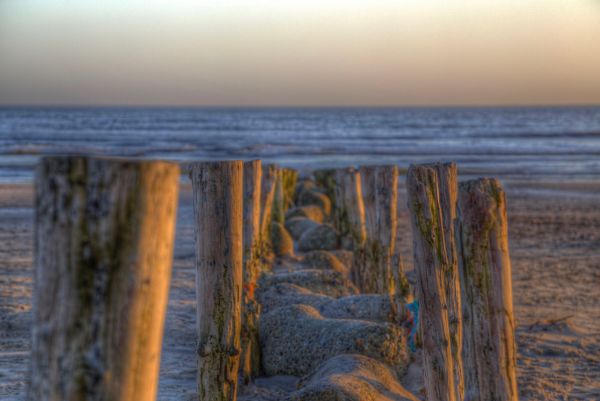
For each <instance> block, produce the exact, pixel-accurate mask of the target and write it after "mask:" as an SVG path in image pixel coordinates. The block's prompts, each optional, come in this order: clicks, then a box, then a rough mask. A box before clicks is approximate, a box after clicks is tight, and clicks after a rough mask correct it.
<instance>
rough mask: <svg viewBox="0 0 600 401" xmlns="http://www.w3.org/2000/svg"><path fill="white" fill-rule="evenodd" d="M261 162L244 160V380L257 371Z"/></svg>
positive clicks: (258, 359) (258, 365)
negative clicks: (256, 292) (255, 296)
mask: <svg viewBox="0 0 600 401" xmlns="http://www.w3.org/2000/svg"><path fill="white" fill-rule="evenodd" d="M261 180H262V163H261V161H260V160H252V161H248V162H245V163H244V224H243V230H244V240H243V243H244V291H243V311H242V329H241V345H242V356H241V362H240V363H241V370H242V375H243V377H244V382H245V383H246V384H247V383H249V382H250V379H251V377H253V376H257V375H258V374H259V373H260V345H259V343H258V319H259V313H260V304H259V303H258V302H257V301H256V299H255V298H254V294H255V289H256V283H257V280H258V277H259V274H260V265H261V261H260V248H259V246H260V199H261V198H260V192H261Z"/></svg>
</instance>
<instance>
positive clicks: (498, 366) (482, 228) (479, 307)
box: [457, 178, 518, 401]
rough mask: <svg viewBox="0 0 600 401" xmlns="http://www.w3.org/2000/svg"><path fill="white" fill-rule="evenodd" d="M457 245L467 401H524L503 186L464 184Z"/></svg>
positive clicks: (490, 182)
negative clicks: (520, 393)
mask: <svg viewBox="0 0 600 401" xmlns="http://www.w3.org/2000/svg"><path fill="white" fill-rule="evenodd" d="M457 240H458V253H459V265H460V275H461V283H462V300H463V302H462V306H463V321H464V333H463V334H464V342H463V344H464V349H463V355H464V371H465V400H466V401H486V400H499V401H509V400H510V401H515V400H517V399H518V394H517V380H516V374H515V367H516V347H515V339H514V330H515V321H514V316H513V305H512V279H511V264H510V258H509V253H508V227H507V218H506V199H505V195H504V190H503V189H502V186H501V185H500V182H499V181H498V180H496V179H489V178H482V179H478V180H472V181H468V182H464V183H461V184H460V185H459V193H458V225H457Z"/></svg>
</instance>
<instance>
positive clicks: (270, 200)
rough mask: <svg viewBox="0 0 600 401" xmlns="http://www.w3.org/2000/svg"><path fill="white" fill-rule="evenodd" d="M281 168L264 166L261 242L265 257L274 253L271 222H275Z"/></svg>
mask: <svg viewBox="0 0 600 401" xmlns="http://www.w3.org/2000/svg"><path fill="white" fill-rule="evenodd" d="M278 177H279V168H278V167H277V165H275V164H266V165H264V166H263V174H262V183H261V186H262V188H261V193H260V242H261V249H262V253H263V255H262V256H263V257H265V256H267V253H269V252H272V246H271V222H272V221H273V210H274V206H273V204H274V202H275V191H276V190H277V178H278Z"/></svg>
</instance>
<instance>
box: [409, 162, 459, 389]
mask: <svg viewBox="0 0 600 401" xmlns="http://www.w3.org/2000/svg"><path fill="white" fill-rule="evenodd" d="M406 187H407V193H408V198H409V199H408V206H409V210H410V212H411V221H412V232H413V241H414V255H415V271H416V272H417V291H416V294H417V300H418V301H419V305H420V312H421V313H420V319H419V321H420V323H421V325H420V330H421V335H422V338H423V369H424V371H425V375H424V376H425V390H426V393H427V399H428V400H457V401H461V400H462V397H463V369H462V355H461V350H462V321H461V309H460V282H459V275H458V261H457V257H456V245H455V240H454V225H455V220H456V193H457V172H456V165H455V164H454V163H448V164H431V165H419V166H411V167H410V169H409V170H408V176H407V183H406Z"/></svg>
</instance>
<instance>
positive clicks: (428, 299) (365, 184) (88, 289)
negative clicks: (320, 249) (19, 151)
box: [27, 157, 517, 401]
mask: <svg viewBox="0 0 600 401" xmlns="http://www.w3.org/2000/svg"><path fill="white" fill-rule="evenodd" d="M190 177H191V181H192V187H193V203H194V216H195V229H196V235H195V237H196V244H195V247H196V269H197V275H196V289H197V331H198V343H197V352H198V395H199V399H200V400H235V397H236V392H237V383H238V373H239V372H241V373H242V376H243V378H244V380H245V381H248V380H249V379H250V378H251V377H253V376H256V375H258V374H259V373H260V348H259V343H258V317H259V313H260V305H259V304H258V302H257V301H256V300H255V297H254V290H255V287H256V283H257V280H258V277H259V274H260V272H261V269H262V263H263V260H262V259H263V258H264V257H265V255H266V252H265V248H266V247H267V245H268V238H269V231H270V227H271V219H273V218H275V219H279V218H283V212H284V210H285V209H286V208H287V206H289V203H290V197H291V193H292V192H293V188H294V181H295V175H294V172H293V171H291V170H285V169H280V168H278V167H276V166H274V165H269V166H265V168H264V169H263V166H262V164H261V161H260V160H254V161H249V162H241V161H226V162H202V163H196V164H193V165H192V166H191V168H190ZM317 179H318V180H319V182H320V184H321V185H322V186H323V187H324V188H325V189H326V191H327V192H328V195H329V197H330V198H331V199H332V200H333V203H334V208H333V212H332V213H333V224H334V225H335V227H336V229H337V230H338V232H339V233H340V236H341V238H342V244H343V246H344V247H346V248H348V249H353V250H354V262H353V265H352V266H351V279H352V281H353V282H354V283H355V284H356V285H357V287H359V289H360V290H361V292H363V293H386V294H390V295H393V296H394V298H395V300H396V301H397V303H398V307H399V308H401V307H403V306H404V305H403V303H405V301H406V297H407V296H408V293H409V288H408V283H407V281H406V278H405V276H404V275H403V273H402V270H401V268H400V265H401V263H400V256H399V246H398V242H399V241H400V238H399V237H398V236H397V235H396V232H397V226H396V224H397V199H398V194H397V187H398V168H397V167H395V166H377V167H361V168H360V169H353V168H349V169H338V170H332V171H328V172H326V173H323V174H320V175H319V174H317ZM179 180H180V170H179V167H178V166H177V165H176V164H171V163H166V162H157V161H135V162H133V161H126V160H119V159H102V158H85V157H52V158H44V159H42V160H41V162H40V164H39V166H38V170H37V178H36V230H35V248H36V249H35V280H34V324H33V342H32V359H31V360H32V363H31V374H30V382H29V386H28V395H27V399H28V400H29V401H34V400H35V401H50V400H51V401H59V400H61V401H62V400H90V401H91V400H98V401H99V400H115V401H119V400H135V401H138V400H139V401H153V400H154V399H155V398H156V391H157V384H158V371H159V362H160V351H161V344H162V333H163V327H164V319H165V312H166V305H167V299H168V289H169V281H170V276H171V263H172V254H173V240H174V230H175V220H176V209H177V198H178V187H179ZM407 192H408V204H409V209H410V212H411V220H412V226H413V241H414V253H415V269H416V272H417V283H416V284H417V285H416V290H415V293H416V296H417V301H418V302H419V305H420V306H421V308H420V318H419V321H420V323H421V325H420V329H421V338H422V344H423V359H424V377H425V389H426V393H427V399H428V400H429V401H437V400H449V401H450V400H457V401H458V400H465V401H471V400H482V401H483V400H516V399H517V395H516V380H515V372H514V370H515V348H514V338H513V337H514V334H513V332H514V320H513V316H512V294H511V281H510V260H509V258H508V244H507V230H506V211H505V202H504V193H503V191H502V188H501V187H500V184H499V183H498V182H497V181H496V180H486V179H480V180H475V181H469V182H466V183H461V184H460V187H459V185H458V184H457V174H456V166H455V165H454V164H436V165H421V166H412V167H411V168H410V169H409V172H408V176H407Z"/></svg>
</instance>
